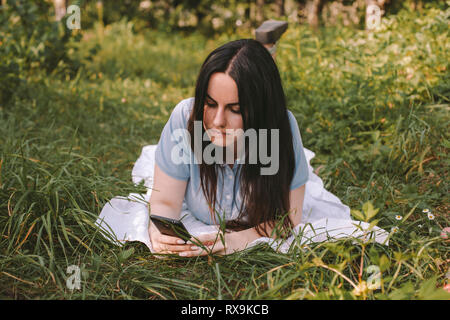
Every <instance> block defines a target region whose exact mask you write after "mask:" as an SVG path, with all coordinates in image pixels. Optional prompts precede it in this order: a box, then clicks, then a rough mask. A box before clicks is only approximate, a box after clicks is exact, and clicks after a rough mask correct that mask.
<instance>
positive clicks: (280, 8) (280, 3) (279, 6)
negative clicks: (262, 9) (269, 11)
mask: <svg viewBox="0 0 450 320" xmlns="http://www.w3.org/2000/svg"><path fill="white" fill-rule="evenodd" d="M275 5H276V13H277V17H278V18H280V17H282V16H284V0H275Z"/></svg>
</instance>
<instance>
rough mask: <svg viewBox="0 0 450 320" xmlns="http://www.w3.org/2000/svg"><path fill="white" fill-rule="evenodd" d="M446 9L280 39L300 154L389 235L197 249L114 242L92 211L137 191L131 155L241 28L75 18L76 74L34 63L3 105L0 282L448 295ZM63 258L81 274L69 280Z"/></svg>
mask: <svg viewBox="0 0 450 320" xmlns="http://www.w3.org/2000/svg"><path fill="white" fill-rule="evenodd" d="M448 15H449V11H448V10H447V11H444V10H438V9H435V8H428V9H426V10H424V12H423V13H422V14H421V15H418V14H417V13H414V12H411V11H409V10H405V11H400V12H399V13H398V14H397V15H396V16H392V17H389V18H388V19H385V20H384V22H383V25H382V27H381V28H380V29H379V30H377V31H375V32H372V33H366V32H363V31H360V30H355V29H351V28H342V29H339V30H336V29H335V28H324V29H321V30H320V31H319V32H318V33H315V32H313V31H311V30H310V29H309V28H308V27H305V26H302V25H292V26H290V27H289V29H288V31H287V32H286V34H285V35H284V36H283V38H282V41H281V42H280V45H279V47H278V55H277V60H276V61H277V64H278V67H279V70H280V74H281V76H282V80H283V85H284V88H285V92H286V95H287V100H288V108H289V109H290V110H291V111H292V112H293V113H294V115H295V116H296V117H297V120H298V122H299V127H300V131H301V134H302V139H303V143H304V146H305V147H306V148H308V149H310V150H313V151H314V152H315V153H316V157H315V159H314V161H313V163H312V165H313V167H314V168H316V169H317V170H318V171H317V173H318V175H319V176H320V177H321V178H322V179H323V181H324V183H325V187H326V188H327V189H328V190H330V191H331V192H333V193H334V194H336V195H337V196H338V197H339V198H340V199H342V200H343V202H344V203H345V204H347V205H349V206H350V207H351V208H352V209H353V214H354V215H353V219H356V220H358V219H361V220H365V221H368V222H369V223H370V224H372V226H375V225H376V226H378V227H381V228H383V229H385V230H387V231H388V232H389V246H383V245H380V244H378V243H374V242H373V241H368V242H363V241H362V240H356V239H341V240H339V241H334V242H331V241H325V242H321V243H316V244H311V245H301V244H300V243H299V242H295V243H294V245H293V246H292V247H291V249H290V251H289V253H288V254H280V253H277V252H274V251H273V250H272V249H270V248H268V247H267V246H265V245H262V244H261V245H258V246H257V247H254V248H251V249H249V250H246V251H242V252H239V253H236V254H233V255H229V256H225V257H219V256H211V257H204V258H198V259H196V258H194V259H191V258H181V257H168V259H165V260H161V259H157V258H155V256H153V255H152V254H151V253H150V252H149V251H148V248H147V247H146V246H145V245H143V244H141V243H126V244H125V245H124V246H116V245H114V244H113V243H111V242H110V241H108V239H105V238H104V237H103V236H101V235H100V233H99V230H98V229H97V228H96V227H95V226H94V221H95V219H96V217H97V216H98V214H99V212H100V210H101V209H102V208H103V206H104V205H105V204H106V203H107V201H108V200H110V199H111V198H112V197H114V196H119V195H120V196H126V195H128V194H129V193H131V192H133V193H134V192H144V191H145V190H143V187H142V186H135V185H133V184H132V182H131V169H132V167H133V163H134V161H136V159H137V157H138V156H139V154H140V152H141V150H142V147H143V146H144V145H147V144H155V143H157V142H158V139H159V135H160V133H161V130H162V128H163V126H164V124H165V123H166V121H167V120H168V117H169V116H170V112H171V110H172V109H173V107H174V106H175V105H176V103H178V102H179V101H180V100H181V99H184V98H187V97H190V96H192V95H193V89H194V84H195V79H196V76H197V72H198V70H199V68H200V66H201V63H202V61H203V59H204V58H205V57H206V55H207V54H208V53H209V52H210V51H211V50H213V49H214V48H216V47H217V46H219V45H221V44H223V43H225V42H226V41H230V40H233V39H236V38H244V37H245V38H248V37H252V35H251V34H250V31H241V30H240V31H238V33H236V34H233V35H232V36H230V35H227V34H223V35H220V36H218V37H215V38H205V37H204V36H202V35H201V34H199V33H195V32H194V33H192V34H190V35H182V34H180V33H171V34H166V33H161V32H159V31H154V30H147V31H144V30H142V31H141V32H139V33H137V32H135V31H133V26H134V23H133V22H130V21H125V20H121V21H119V22H116V23H112V24H111V25H109V26H108V25H107V26H105V28H104V29H103V31H104V34H101V33H100V29H94V30H85V33H84V34H83V41H81V42H80V43H79V46H77V48H78V50H76V51H74V52H72V53H71V54H69V58H70V59H73V60H75V61H80V63H81V67H80V68H79V69H78V71H77V73H76V75H75V76H74V77H69V78H68V79H66V78H64V77H60V76H58V75H57V74H53V73H50V74H39V73H37V71H36V74H35V75H34V76H35V77H37V78H39V79H41V81H29V82H27V83H26V85H23V86H21V91H20V92H18V93H16V94H15V95H14V96H13V97H12V98H11V99H9V101H8V103H6V104H4V105H1V107H0V279H1V282H0V283H1V284H0V297H1V298H8V299H9V298H12V299H30V298H40V299H99V298H100V299H430V298H431V299H448V294H447V293H446V292H445V291H444V290H442V287H443V285H444V284H446V282H447V281H448V278H447V277H448V276H446V274H447V272H448V264H447V261H448V259H449V257H448V252H449V250H448V244H449V242H448V240H445V239H443V238H442V237H441V236H440V232H441V230H442V229H443V227H446V226H448V222H449V217H448V212H449V210H448V201H449V198H448V194H449V192H448V181H449V179H448V172H447V168H448V149H449V141H450V137H449V134H448V130H447V129H448V121H449V117H448V110H449V101H448V99H449V83H450V82H449V81H448V68H449V66H448V61H450V59H449V52H450V50H448V49H449V48H448V43H449V41H448V38H449V35H448V28H447V21H448ZM96 27H99V26H98V25H97V26H96ZM17 32H22V31H17ZM1 50H3V49H1ZM41 52H43V51H41ZM8 59H10V60H13V61H14V59H15V57H13V56H11V55H10V56H8ZM10 60H7V59H5V61H7V62H8V61H10ZM39 61H40V60H39ZM42 61H46V60H45V59H44V60H42ZM27 68H28V67H27ZM25 69H26V68H25ZM57 69H58V68H56V69H54V70H57ZM26 70H28V72H30V71H29V70H34V69H26ZM20 75H21V76H22V74H20ZM24 77H25V76H24ZM2 84H4V82H3V81H2ZM426 209H428V211H431V212H432V214H433V215H429V213H430V212H428V211H427V210H426ZM70 265H76V266H79V267H80V268H81V275H82V278H81V280H82V282H81V289H80V290H73V291H72V290H70V289H69V288H68V287H67V285H66V280H67V278H68V274H67V267H68V266H70ZM371 266H376V267H378V268H379V270H380V276H381V277H380V280H381V283H380V287H379V288H378V287H375V286H373V283H372V282H371V281H370V279H371V276H372V275H373V274H374V273H373V270H374V269H373V267H371Z"/></svg>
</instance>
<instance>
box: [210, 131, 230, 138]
mask: <svg viewBox="0 0 450 320" xmlns="http://www.w3.org/2000/svg"><path fill="white" fill-rule="evenodd" d="M209 130H210V131H211V132H212V133H214V134H221V135H223V136H226V135H230V133H226V132H222V131H220V130H217V129H209Z"/></svg>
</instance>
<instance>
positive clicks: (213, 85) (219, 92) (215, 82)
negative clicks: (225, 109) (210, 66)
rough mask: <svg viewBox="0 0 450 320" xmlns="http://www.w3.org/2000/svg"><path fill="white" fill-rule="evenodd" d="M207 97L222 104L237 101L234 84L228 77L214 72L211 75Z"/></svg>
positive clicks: (236, 91) (236, 90) (236, 89)
mask: <svg viewBox="0 0 450 320" xmlns="http://www.w3.org/2000/svg"><path fill="white" fill-rule="evenodd" d="M207 96H209V98H210V99H213V100H214V101H216V102H218V103H223V104H233V103H236V102H238V101H239V99H238V98H239V95H238V88H237V85H236V82H235V81H234V80H233V78H231V77H230V76H229V75H227V74H225V73H222V72H216V73H214V74H213V75H211V77H210V79H209V84H208V90H207Z"/></svg>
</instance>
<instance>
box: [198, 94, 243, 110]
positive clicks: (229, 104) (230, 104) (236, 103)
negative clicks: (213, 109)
mask: <svg viewBox="0 0 450 320" xmlns="http://www.w3.org/2000/svg"><path fill="white" fill-rule="evenodd" d="M206 97H207V98H209V99H211V100H212V101H214V103H217V101H216V100H214V99H213V98H211V96H210V95H209V94H206ZM237 105H239V102H233V103H228V104H227V106H229V107H232V106H237Z"/></svg>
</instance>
